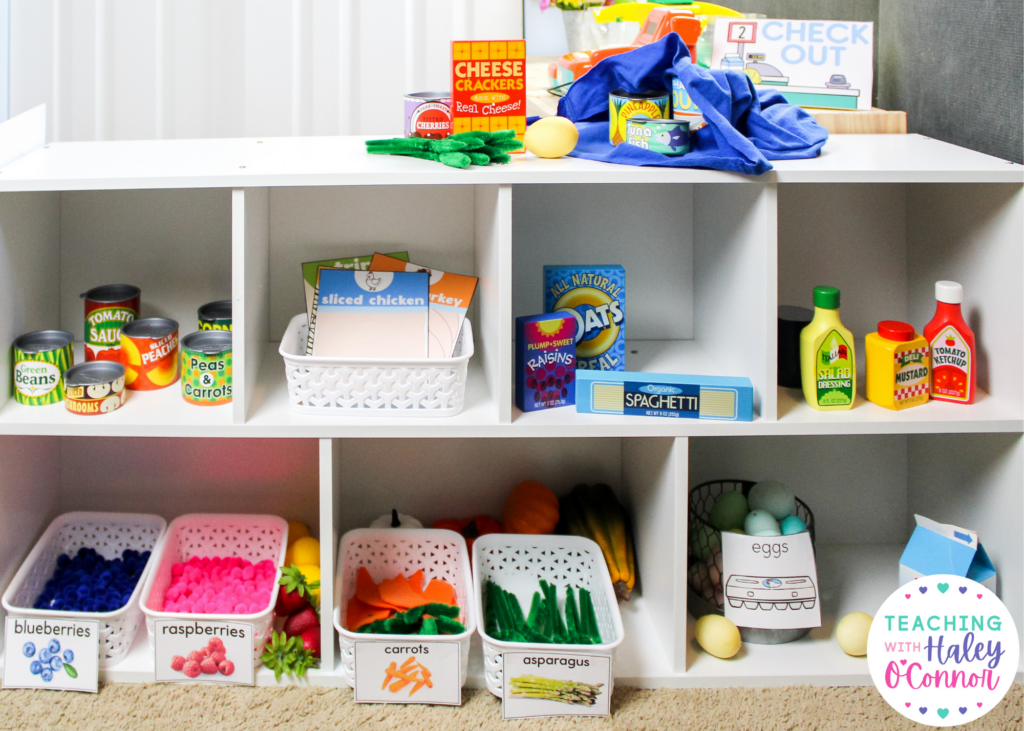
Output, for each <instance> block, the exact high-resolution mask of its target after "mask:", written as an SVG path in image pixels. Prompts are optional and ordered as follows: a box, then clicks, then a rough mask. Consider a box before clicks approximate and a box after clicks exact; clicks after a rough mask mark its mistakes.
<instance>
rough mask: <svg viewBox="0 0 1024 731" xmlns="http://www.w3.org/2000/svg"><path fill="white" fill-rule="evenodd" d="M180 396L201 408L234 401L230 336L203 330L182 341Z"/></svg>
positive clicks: (227, 333) (216, 331) (219, 331)
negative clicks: (232, 398)
mask: <svg viewBox="0 0 1024 731" xmlns="http://www.w3.org/2000/svg"><path fill="white" fill-rule="evenodd" d="M181 395H182V397H183V398H184V399H185V400H186V401H188V402H189V403H190V404H197V405H198V406H217V405H218V404H226V403H229V402H230V401H231V333H229V332H224V331H223V330H205V331H204V330H200V331H199V332H195V333H191V334H190V335H186V336H185V337H183V338H182V339H181Z"/></svg>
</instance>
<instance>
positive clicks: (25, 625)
mask: <svg viewBox="0 0 1024 731" xmlns="http://www.w3.org/2000/svg"><path fill="white" fill-rule="evenodd" d="M99 643H100V625H99V622H85V621H77V620H68V619H38V618H36V617H8V618H7V624H6V627H5V631H4V688H37V689H39V688H41V689H44V690H77V691H84V692H86V693H95V692H96V690H97V688H98V686H99Z"/></svg>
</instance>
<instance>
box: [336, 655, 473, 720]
mask: <svg viewBox="0 0 1024 731" xmlns="http://www.w3.org/2000/svg"><path fill="white" fill-rule="evenodd" d="M355 645H356V649H355V663H356V685H355V689H354V690H355V701H356V703H429V704H436V705H444V706H458V705H461V704H462V653H461V652H460V650H459V643H458V642H419V641H416V642H397V641H396V642H387V641H373V642H356V643H355Z"/></svg>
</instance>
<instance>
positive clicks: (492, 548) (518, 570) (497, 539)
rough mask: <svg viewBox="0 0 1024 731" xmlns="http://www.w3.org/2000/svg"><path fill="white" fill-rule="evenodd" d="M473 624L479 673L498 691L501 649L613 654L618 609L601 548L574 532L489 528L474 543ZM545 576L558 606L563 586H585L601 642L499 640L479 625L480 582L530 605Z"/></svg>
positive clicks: (562, 605)
mask: <svg viewBox="0 0 1024 731" xmlns="http://www.w3.org/2000/svg"><path fill="white" fill-rule="evenodd" d="M473 566H474V569H475V571H474V575H473V581H474V588H475V594H476V605H475V607H476V612H477V615H476V624H477V627H479V631H480V637H481V638H482V639H483V645H484V679H485V680H486V681H487V689H488V690H490V691H491V692H492V693H494V695H496V696H498V697H499V698H500V697H501V688H502V677H501V675H502V669H501V668H502V663H501V653H502V651H503V650H508V651H510V652H531V651H534V652H571V653H572V654H574V655H610V656H612V663H613V667H612V683H611V686H610V687H609V688H608V693H609V694H610V693H611V692H612V690H613V689H614V685H615V680H614V679H615V673H614V654H615V648H616V647H618V646H619V644H620V643H621V642H622V638H623V630H622V615H621V614H619V603H618V601H617V600H616V598H615V590H614V589H613V588H612V580H611V576H610V575H609V574H608V566H607V565H606V564H605V561H604V554H602V553H601V548H600V547H599V546H598V545H597V544H596V543H594V542H593V541H592V540H590V539H589V538H580V537H578V536H530V535H518V534H505V533H493V534H490V535H486V536H481V537H480V538H477V539H476V541H475V542H474V543H473ZM541 579H544V580H545V581H547V582H548V583H549V584H553V585H554V586H556V587H557V588H558V596H559V611H561V612H564V611H565V589H566V587H567V586H572V587H574V588H576V589H586V590H587V591H589V592H590V596H591V599H593V601H594V614H595V615H597V626H598V629H599V630H600V632H601V639H602V640H604V643H603V644H600V645H557V644H540V643H533V642H503V641H501V640H498V639H495V638H493V637H491V636H489V635H488V634H487V632H486V630H485V629H484V585H485V584H486V583H487V581H488V580H490V581H493V582H494V583H495V584H497V585H498V586H500V587H501V588H502V589H504V590H505V591H507V592H509V593H510V594H514V595H515V597H516V599H518V600H519V604H520V606H522V607H529V606H530V602H531V601H532V599H533V593H534V592H535V591H537V589H538V584H539V582H540V580H541Z"/></svg>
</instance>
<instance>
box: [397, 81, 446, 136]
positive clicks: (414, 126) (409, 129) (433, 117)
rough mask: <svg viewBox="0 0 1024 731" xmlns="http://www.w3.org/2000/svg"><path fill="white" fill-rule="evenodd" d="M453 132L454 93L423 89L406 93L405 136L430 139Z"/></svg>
mask: <svg viewBox="0 0 1024 731" xmlns="http://www.w3.org/2000/svg"><path fill="white" fill-rule="evenodd" d="M451 133H452V93H451V92H450V91H421V92H418V93H416V94H406V95H405V136H406V137H423V138H426V139H429V140H440V139H444V138H445V137H447V136H448V135H450V134H451Z"/></svg>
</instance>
